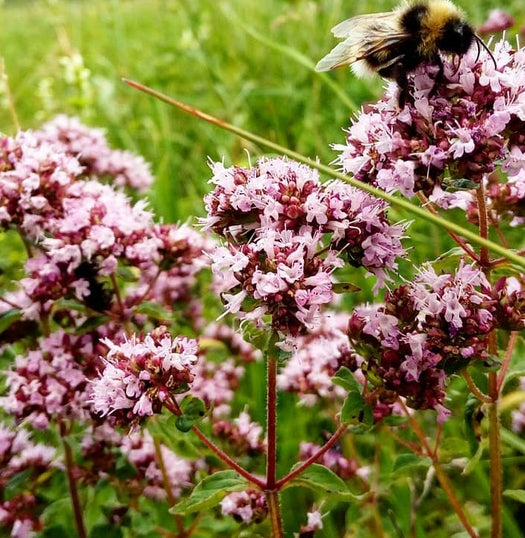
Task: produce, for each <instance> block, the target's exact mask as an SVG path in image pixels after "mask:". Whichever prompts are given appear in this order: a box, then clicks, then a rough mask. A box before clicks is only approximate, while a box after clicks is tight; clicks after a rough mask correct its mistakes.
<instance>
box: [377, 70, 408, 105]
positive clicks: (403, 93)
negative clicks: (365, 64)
mask: <svg viewBox="0 0 525 538" xmlns="http://www.w3.org/2000/svg"><path fill="white" fill-rule="evenodd" d="M378 73H379V74H380V75H381V76H382V77H384V78H389V79H393V80H394V81H395V82H396V83H397V85H398V86H399V95H398V97H397V104H398V105H399V108H400V109H401V110H402V109H403V108H405V104H406V102H407V96H408V78H407V72H406V68H405V66H404V65H402V64H400V63H396V64H394V65H389V66H388V67H385V68H384V69H380V70H379V71H378Z"/></svg>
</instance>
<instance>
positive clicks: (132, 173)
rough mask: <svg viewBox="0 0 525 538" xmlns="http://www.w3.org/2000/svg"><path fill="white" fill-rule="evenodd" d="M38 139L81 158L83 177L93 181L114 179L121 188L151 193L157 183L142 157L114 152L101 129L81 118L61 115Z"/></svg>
mask: <svg viewBox="0 0 525 538" xmlns="http://www.w3.org/2000/svg"><path fill="white" fill-rule="evenodd" d="M35 136H36V137H37V139H38V141H39V142H44V143H47V144H51V145H53V146H54V147H55V148H56V149H57V150H58V151H59V152H61V153H65V154H67V155H70V156H72V157H75V158H77V159H78V161H79V162H80V164H81V166H82V167H83V174H84V175H85V176H88V177H90V178H92V179H99V180H102V179H110V180H111V183H112V184H113V185H115V186H117V187H130V188H132V189H134V190H136V191H138V192H144V191H146V190H148V189H149V188H150V187H151V184H152V183H153V176H152V174H151V170H150V165H149V163H147V162H146V161H145V160H144V159H143V158H142V157H141V156H140V155H135V154H134V153H131V152H129V151H122V150H113V149H111V148H110V147H109V145H108V142H107V140H106V137H105V135H104V132H103V131H102V130H101V129H95V128H93V127H87V126H86V125H84V124H82V123H80V121H79V120H78V119H77V118H71V117H68V116H65V115H63V114H61V115H59V116H57V117H55V118H54V119H52V120H51V121H49V122H47V123H45V124H44V125H43V126H42V127H41V129H39V130H38V131H36V132H35Z"/></svg>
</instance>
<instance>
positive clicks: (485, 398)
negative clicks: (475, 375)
mask: <svg viewBox="0 0 525 538" xmlns="http://www.w3.org/2000/svg"><path fill="white" fill-rule="evenodd" d="M461 374H462V375H463V379H464V380H465V382H466V383H467V386H468V388H469V390H470V392H471V393H472V394H474V396H475V397H476V398H477V399H478V400H479V401H480V402H483V403H490V402H491V401H492V400H491V398H490V396H487V395H486V394H485V393H483V392H481V390H479V388H478V386H477V385H476V383H474V380H473V379H472V376H471V375H470V372H469V371H468V370H467V369H466V368H465V369H464V370H463V371H462V372H461Z"/></svg>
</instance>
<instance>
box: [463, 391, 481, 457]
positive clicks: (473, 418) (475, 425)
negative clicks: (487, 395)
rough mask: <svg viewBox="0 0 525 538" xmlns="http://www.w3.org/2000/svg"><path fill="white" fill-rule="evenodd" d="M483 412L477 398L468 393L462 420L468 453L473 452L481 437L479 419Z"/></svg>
mask: <svg viewBox="0 0 525 538" xmlns="http://www.w3.org/2000/svg"><path fill="white" fill-rule="evenodd" d="M482 418H483V412H482V411H481V404H480V402H479V400H478V399H477V398H476V397H475V396H473V395H472V394H470V395H469V396H468V398H467V402H466V404H465V411H464V412H463V421H464V426H465V436H466V440H467V441H468V443H469V446H470V453H471V454H475V453H476V451H477V450H478V445H479V442H480V439H481V419H482Z"/></svg>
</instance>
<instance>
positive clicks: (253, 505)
mask: <svg viewBox="0 0 525 538" xmlns="http://www.w3.org/2000/svg"><path fill="white" fill-rule="evenodd" d="M221 511H222V513H223V514H224V515H225V516H232V517H233V518H234V519H235V521H237V522H239V523H245V524H246V525H250V524H254V523H261V522H262V521H264V520H265V519H266V516H267V514H268V506H267V505H266V498H265V497H264V494H263V492H262V491H259V490H255V489H247V490H245V491H238V492H233V493H229V494H228V495H226V497H224V499H223V500H222V501H221Z"/></svg>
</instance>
